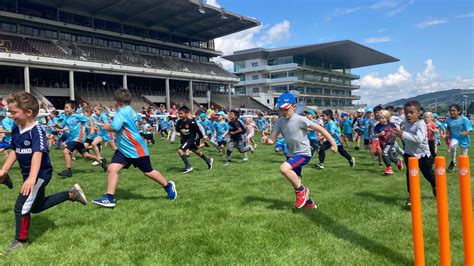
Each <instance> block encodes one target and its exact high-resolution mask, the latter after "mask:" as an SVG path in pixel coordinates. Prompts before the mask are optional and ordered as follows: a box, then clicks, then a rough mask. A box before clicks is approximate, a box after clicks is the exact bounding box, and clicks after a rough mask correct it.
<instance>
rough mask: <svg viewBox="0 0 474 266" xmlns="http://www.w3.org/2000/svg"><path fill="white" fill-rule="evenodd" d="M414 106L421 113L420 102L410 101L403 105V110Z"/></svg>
mask: <svg viewBox="0 0 474 266" xmlns="http://www.w3.org/2000/svg"><path fill="white" fill-rule="evenodd" d="M410 106H414V107H415V108H416V110H418V112H421V104H420V102H418V101H408V102H406V103H405V104H404V105H403V108H407V107H410Z"/></svg>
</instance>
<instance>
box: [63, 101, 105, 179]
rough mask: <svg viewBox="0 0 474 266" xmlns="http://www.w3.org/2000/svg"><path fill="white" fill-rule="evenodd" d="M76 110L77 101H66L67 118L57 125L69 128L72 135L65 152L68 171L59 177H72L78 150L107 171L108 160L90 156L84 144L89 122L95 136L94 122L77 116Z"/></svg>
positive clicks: (65, 111) (84, 156)
mask: <svg viewBox="0 0 474 266" xmlns="http://www.w3.org/2000/svg"><path fill="white" fill-rule="evenodd" d="M76 109H77V102H76V101H73V100H68V101H66V104H65V105H64V113H65V114H66V118H65V119H64V120H63V121H62V122H60V123H58V124H57V125H56V126H57V127H59V128H64V127H68V128H69V134H70V136H69V138H70V141H69V142H68V144H67V146H66V148H64V151H63V154H64V160H65V161H66V170H64V171H62V172H60V173H58V175H59V176H62V177H71V176H72V170H71V165H72V154H73V152H74V151H76V150H77V151H78V152H79V153H80V154H81V155H82V157H83V158H85V159H89V160H93V161H96V162H99V163H100V164H101V166H102V169H103V170H104V172H105V171H107V160H106V159H105V158H103V159H101V158H100V154H99V155H95V156H94V155H92V154H90V153H89V152H87V150H86V148H85V147H84V142H85V141H86V132H85V129H86V128H85V123H86V122H87V121H89V124H90V125H91V134H94V132H95V130H94V122H93V121H92V119H91V118H89V117H86V116H83V115H80V114H77V113H76Z"/></svg>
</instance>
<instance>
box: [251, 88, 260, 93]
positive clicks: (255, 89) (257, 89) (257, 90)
mask: <svg viewBox="0 0 474 266" xmlns="http://www.w3.org/2000/svg"><path fill="white" fill-rule="evenodd" d="M252 92H253V93H259V92H260V89H259V88H253V89H252Z"/></svg>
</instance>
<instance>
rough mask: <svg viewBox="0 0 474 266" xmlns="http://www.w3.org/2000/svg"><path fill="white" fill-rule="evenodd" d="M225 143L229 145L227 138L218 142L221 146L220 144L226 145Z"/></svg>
mask: <svg viewBox="0 0 474 266" xmlns="http://www.w3.org/2000/svg"><path fill="white" fill-rule="evenodd" d="M225 145H227V140H221V141H218V142H217V146H219V147H220V146H225Z"/></svg>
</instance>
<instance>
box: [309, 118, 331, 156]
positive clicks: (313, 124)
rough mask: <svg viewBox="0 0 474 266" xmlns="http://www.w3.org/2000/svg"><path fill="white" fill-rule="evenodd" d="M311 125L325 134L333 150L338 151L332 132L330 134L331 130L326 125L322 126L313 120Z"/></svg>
mask: <svg viewBox="0 0 474 266" xmlns="http://www.w3.org/2000/svg"><path fill="white" fill-rule="evenodd" d="M309 127H310V128H312V129H314V130H316V132H319V133H321V135H323V136H324V137H325V138H326V140H327V141H329V143H331V151H333V152H337V144H336V142H335V141H334V139H333V138H332V136H331V134H329V132H328V131H327V130H326V129H325V128H324V127H322V126H320V125H318V124H316V123H313V122H311V124H309Z"/></svg>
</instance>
